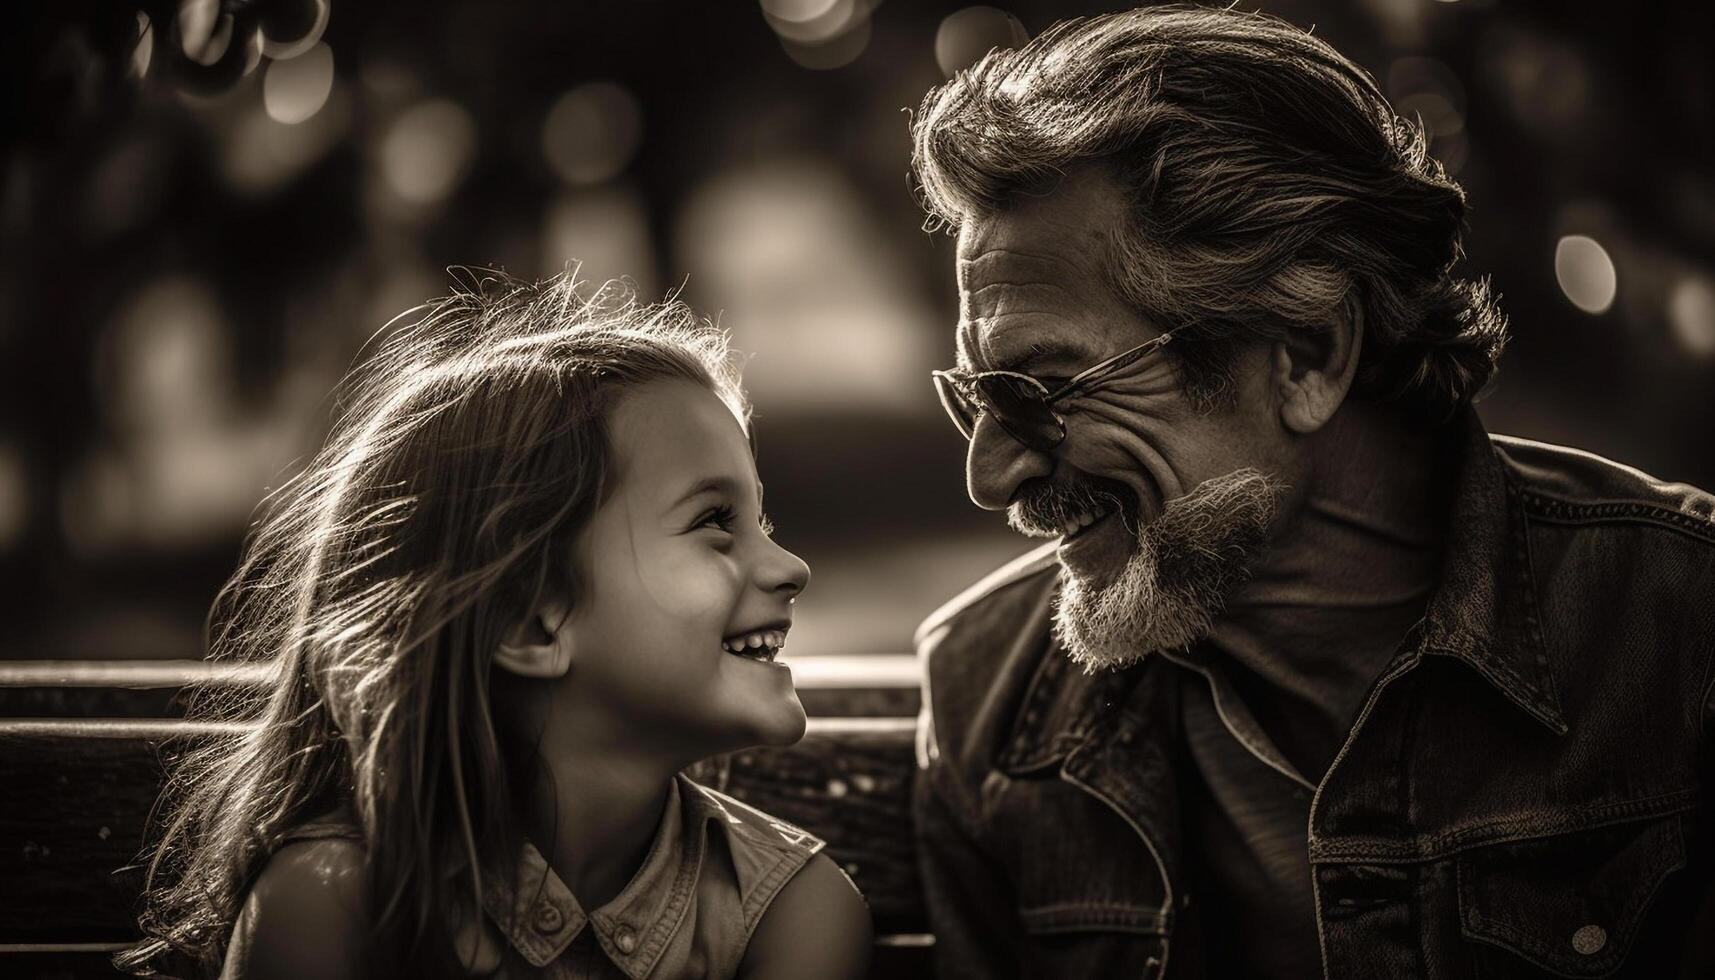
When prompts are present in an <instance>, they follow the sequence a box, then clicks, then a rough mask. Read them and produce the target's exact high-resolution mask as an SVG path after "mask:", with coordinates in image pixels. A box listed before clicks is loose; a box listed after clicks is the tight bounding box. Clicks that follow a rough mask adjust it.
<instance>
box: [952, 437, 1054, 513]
mask: <svg viewBox="0 0 1715 980" xmlns="http://www.w3.org/2000/svg"><path fill="white" fill-rule="evenodd" d="M1053 472H1054V459H1053V457H1051V456H1049V455H1048V454H1046V453H1039V452H1036V451H1034V450H1032V449H1029V448H1027V447H1026V446H1025V445H1024V444H1023V443H1021V442H1019V441H1018V440H1017V439H1014V438H1013V437H1012V436H1010V435H1008V434H1007V432H1006V430H1005V429H1003V428H1001V427H1000V426H999V425H996V424H995V421H994V419H992V418H990V417H988V416H987V415H983V416H979V417H978V418H977V425H976V429H975V430H974V431H972V433H971V447H970V451H969V452H968V453H967V454H966V456H965V490H966V492H968V493H969V494H970V495H971V503H973V504H976V505H977V506H978V507H981V508H982V509H983V510H1005V509H1006V506H1007V505H1008V504H1010V503H1012V497H1013V494H1015V493H1017V492H1018V487H1019V484H1021V483H1023V482H1024V481H1025V480H1029V479H1031V478H1033V477H1046V476H1050V475H1052V474H1053Z"/></svg>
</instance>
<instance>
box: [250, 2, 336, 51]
mask: <svg viewBox="0 0 1715 980" xmlns="http://www.w3.org/2000/svg"><path fill="white" fill-rule="evenodd" d="M328 7H329V0H291V2H275V3H271V4H269V5H268V7H267V8H266V10H265V11H264V13H263V16H262V53H263V54H265V55H267V56H268V57H270V58H273V59H274V60H275V61H286V60H289V59H291V58H296V57H298V56H299V55H301V54H304V53H305V52H307V51H309V50H310V49H311V48H312V47H314V46H315V44H316V42H317V41H319V40H321V36H322V32H323V31H324V30H326V29H327V26H328Z"/></svg>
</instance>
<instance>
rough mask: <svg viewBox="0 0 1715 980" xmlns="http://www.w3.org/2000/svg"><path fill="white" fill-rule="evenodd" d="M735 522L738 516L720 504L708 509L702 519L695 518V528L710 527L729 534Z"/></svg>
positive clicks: (729, 508)
mask: <svg viewBox="0 0 1715 980" xmlns="http://www.w3.org/2000/svg"><path fill="white" fill-rule="evenodd" d="M737 521H738V514H737V513H735V512H734V511H733V509H732V508H731V507H728V506H727V505H726V504H722V505H720V506H719V507H713V508H710V509H709V510H708V512H707V513H705V514H703V516H702V517H699V518H697V527H699V528H702V527H712V528H716V529H718V530H721V531H725V532H726V533H728V534H731V533H732V528H733V524H735V523H736V522H737Z"/></svg>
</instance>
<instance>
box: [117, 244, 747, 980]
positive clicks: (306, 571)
mask: <svg viewBox="0 0 1715 980" xmlns="http://www.w3.org/2000/svg"><path fill="white" fill-rule="evenodd" d="M460 278H461V280H462V281H461V282H460V283H458V284H457V285H456V286H455V289H454V291H453V293H452V295H450V296H448V297H446V298H444V299H441V300H438V301H435V302H434V303H431V304H429V305H427V306H426V307H422V308H419V309H418V310H416V311H412V313H410V314H406V315H405V316H404V317H401V318H400V319H399V320H396V321H395V325H394V326H391V327H390V328H389V330H388V331H385V332H384V339H383V340H382V341H381V342H380V343H379V345H378V346H377V348H376V350H375V351H374V353H373V355H372V356H370V357H369V358H367V360H366V361H365V363H364V364H363V365H362V366H361V367H359V368H358V369H357V370H356V371H354V372H353V373H352V375H351V376H350V377H349V378H347V379H346V381H345V382H343V383H342V384H341V386H340V388H339V389H338V390H337V391H336V411H335V421H334V424H333V427H332V430H331V432H330V434H329V436H328V439H327V441H326V444H325V446H324V447H323V448H322V449H321V451H320V452H319V453H317V454H316V455H315V456H314V457H313V458H312V459H311V461H310V462H309V463H308V465H307V466H305V467H304V468H303V469H302V470H301V471H300V472H299V473H298V474H297V475H296V476H295V477H293V478H292V479H291V480H290V481H288V482H287V483H286V484H285V485H284V486H282V487H281V488H280V489H279V490H278V491H276V492H275V493H274V494H272V495H271V497H270V498H269V499H268V500H267V501H265V502H264V506H263V508H262V514H263V516H262V517H261V519H260V520H259V521H258V522H257V523H256V524H255V525H254V526H253V528H252V530H251V532H250V535H249V537H248V539H247V541H246V545H245V549H244V553H243V557H242V559H241V561H240V563H239V566H238V569H237V571H236V572H234V573H233V575H232V577H231V579H230V580H228V582H227V583H226V585H225V586H224V587H223V589H222V590H221V592H220V594H219V596H218V598H217V599H216V600H215V603H214V606H213V608H212V610H211V611H210V614H209V656H210V658H211V659H215V660H219V661H223V662H229V663H234V662H236V663H247V664H264V665H266V674H267V677H268V681H267V683H265V684H263V685H261V686H260V687H259V688H256V689H253V691H252V692H251V693H242V694H238V695H234V694H231V693H230V691H229V692H228V693H225V694H222V693H218V692H216V691H213V690H210V691H204V692H199V693H198V694H197V695H196V696H195V697H194V698H193V701H192V705H191V715H192V716H193V717H200V718H204V719H214V720H219V721H224V722H236V723H239V724H238V725H237V726H235V729H234V730H236V731H237V732H239V734H235V735H231V736H222V737H216V738H213V739H212V740H211V741H209V742H208V743H206V744H205V745H203V746H202V747H200V748H198V749H196V750H194V751H192V752H190V753H188V754H186V755H185V756H184V757H183V758H182V760H180V761H179V762H177V763H175V764H174V765H172V767H171V771H170V773H169V778H168V781H167V785H166V787H165V790H164V791H163V794H162V797H161V802H160V803H159V804H158V806H157V816H156V819H155V820H154V821H153V822H154V823H155V826H156V828H157V835H158V836H157V837H156V840H155V843H154V847H153V854H152V855H151V856H150V857H149V858H148V875H147V879H146V883H145V889H144V896H143V909H142V914H141V917H140V918H141V924H142V927H143V930H144V933H145V935H146V937H148V938H146V939H145V941H144V942H142V943H140V944H139V945H138V946H136V947H133V948H132V949H130V950H127V951H126V952H124V953H122V954H120V956H118V957H117V958H116V962H117V963H118V964H119V965H120V966H121V967H123V968H127V969H130V970H133V971H136V972H146V971H150V970H162V971H173V970H180V971H186V972H190V973H193V974H206V975H211V976H212V975H214V974H217V973H218V972H219V971H220V968H221V964H222V959H223V957H224V953H225V949H226V945H227V943H228V941H229V938H230V936H231V933H232V929H233V924H234V921H235V920H236V918H237V916H238V911H239V909H240V907H241V905H242V903H243V901H244V898H245V895H246V893H247V891H248V890H249V888H250V886H251V884H252V883H253V882H254V881H255V879H256V877H257V875H258V874H259V873H260V871H261V869H262V866H263V865H264V864H265V863H266V861H267V859H268V857H269V855H270V854H271V853H272V852H273V850H274V849H275V847H276V846H277V842H278V839H279V837H280V835H281V834H282V833H283V832H285V831H288V830H290V829H291V828H292V827H293V826H294V825H295V824H298V823H301V822H303V821H305V820H307V819H309V818H311V817H314V816H316V815H318V814H321V813H324V812H327V811H330V810H335V809H343V810H344V811H345V812H348V813H349V814H350V819H351V820H353V822H355V823H356V825H357V826H358V827H359V828H360V829H361V831H362V834H363V838H364V842H365V844H366V854H367V860H366V866H365V867H366V895H367V897H368V907H369V913H370V915H371V917H372V920H373V921H372V923H371V925H372V927H373V930H374V932H373V938H374V941H373V942H372V943H371V946H370V950H369V953H370V955H371V956H372V957H373V960H372V963H373V965H374V966H375V967H376V968H377V969H378V970H379V971H380V972H382V973H384V974H397V975H408V976H433V975H452V974H456V973H458V972H459V966H458V959H457V954H456V952H455V950H454V949H453V946H452V941H451V939H450V938H449V937H450V934H451V932H452V929H451V927H450V925H449V919H448V916H449V910H452V909H466V910H470V911H471V913H472V914H480V913H479V912H478V911H477V910H479V909H480V895H481V890H482V888H483V883H484V881H485V876H495V875H498V876H500V880H503V881H504V880H507V879H508V878H509V876H510V874H511V871H512V869H513V867H515V862H516V859H517V853H518V847H519V846H520V845H521V840H520V831H519V821H518V817H517V813H518V807H519V803H520V799H521V795H522V793H523V792H525V791H527V789H528V787H529V786H530V785H531V782H532V780H533V779H534V776H535V746H534V744H533V743H532V741H531V739H530V736H529V735H528V734H525V735H522V736H521V735H519V734H518V733H516V732H515V731H514V729H515V728H516V726H511V725H496V724H495V716H494V714H493V704H492V703H491V696H492V689H491V684H490V677H489V664H490V660H491V656H492V652H493V650H494V649H495V647H496V645H497V644H498V643H499V642H500V641H501V638H502V637H503V636H504V635H505V634H506V633H507V632H508V631H509V630H510V629H512V628H514V627H515V626H516V625H517V624H519V623H520V622H522V621H523V618H524V617H525V616H526V615H527V612H528V610H529V609H531V608H532V607H533V606H534V603H535V601H536V599H537V597H539V596H540V595H543V594H546V593H547V591H548V590H556V591H554V593H553V594H557V595H564V596H569V597H572V599H573V601H574V602H575V601H576V595H577V592H578V588H579V584H580V583H579V582H577V581H576V580H575V578H576V576H575V574H574V570H573V564H572V561H571V549H572V540H573V537H574V535H575V534H576V532H577V531H578V530H579V529H580V528H581V527H582V526H583V525H584V524H585V523H586V521H587V520H588V518H589V517H590V515H591V514H592V513H593V512H594V511H595V509H596V508H597V507H598V506H599V504H600V503H601V502H602V500H603V499H604V492H605V486H606V478H607V473H608V469H609V467H610V448H609V443H608V439H607V434H606V430H605V425H604V419H605V418H606V415H607V412H608V409H609V407H610V406H611V404H612V403H613V401H614V399H615V397H616V396H617V394H619V393H620V392H621V391H623V390H624V389H625V388H627V387H630V386H634V385H637V384H641V383H643V382H647V381H651V380H656V379H688V380H692V381H696V382H699V383H701V384H703V385H705V386H707V387H709V388H710V389H711V390H712V391H714V392H715V393H716V394H717V395H718V396H720V397H721V398H722V399H723V400H724V401H726V403H727V404H728V405H729V406H730V407H731V408H732V409H733V411H734V413H735V414H736V415H737V416H738V417H739V419H740V420H741V422H743V423H745V424H748V412H749V409H748V405H747V404H746V402H745V401H744V396H743V394H742V392H741V391H740V389H739V386H738V381H737V373H736V369H735V367H734V365H733V363H732V360H731V358H730V357H729V352H728V348H727V344H726V338H725V336H724V335H723V334H722V333H721V332H720V331H719V330H717V329H716V328H714V327H713V326H711V325H709V324H708V323H706V322H704V321H700V320H699V319H698V318H697V317H696V316H695V315H694V314H693V313H691V312H690V310H689V309H687V308H686V307H685V306H684V305H682V304H680V303H678V302H676V301H669V302H667V303H664V304H660V305H653V306H642V305H639V304H638V303H637V302H635V300H634V299H633V298H632V295H631V292H630V290H629V289H628V288H626V287H624V286H620V285H617V284H612V283H610V284H609V285H608V286H605V287H603V288H602V289H600V290H599V291H597V292H596V294H595V295H594V296H593V297H591V298H589V299H584V298H581V297H580V295H579V292H578V289H577V287H578V284H577V283H576V282H575V281H574V279H573V277H572V275H570V274H566V275H562V276H559V277H556V278H553V279H550V280H547V281H545V282H541V283H524V282H520V281H517V280H514V279H510V278H508V277H505V276H503V275H501V274H499V273H488V272H481V273H478V272H464V273H462V274H461V276H460ZM413 317H415V319H414V322H411V321H412V318H413Z"/></svg>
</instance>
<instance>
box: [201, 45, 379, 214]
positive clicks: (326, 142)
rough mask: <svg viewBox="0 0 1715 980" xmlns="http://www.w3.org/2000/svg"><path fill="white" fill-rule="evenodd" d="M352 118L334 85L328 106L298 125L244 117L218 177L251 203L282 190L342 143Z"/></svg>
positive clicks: (261, 115) (229, 140)
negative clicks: (254, 198)
mask: <svg viewBox="0 0 1715 980" xmlns="http://www.w3.org/2000/svg"><path fill="white" fill-rule="evenodd" d="M299 60H302V59H299ZM351 117H352V109H351V99H350V98H349V93H348V92H347V91H346V90H345V89H344V87H342V86H337V85H336V86H334V88H333V90H332V92H331V94H330V96H329V98H328V100H327V104H326V105H325V106H324V107H323V108H322V109H321V110H320V111H318V112H317V113H316V114H315V115H314V116H312V117H310V118H309V119H308V120H306V121H304V122H301V123H296V124H291V123H285V122H281V121H279V120H276V119H275V118H273V116H272V115H270V114H269V113H266V112H249V113H245V114H244V115H243V116H241V117H240V118H239V119H237V120H236V121H235V123H234V124H233V126H232V128H231V129H229V130H228V131H227V132H226V134H225V135H226V138H225V141H224V142H223V144H222V146H221V155H220V168H221V173H222V174H223V175H224V176H225V177H226V180H227V184H228V185H229V186H230V187H231V188H232V189H233V190H234V191H237V192H238V193H240V194H243V195H245V196H249V197H254V196H257V195H261V194H267V193H269V192H272V191H275V190H278V189H280V188H282V187H285V186H286V185H287V184H288V183H289V182H290V181H291V180H292V179H293V178H295V177H297V176H298V175H299V174H302V173H303V172H304V171H305V170H307V169H308V168H310V167H311V166H313V165H315V163H316V162H317V161H319V160H321V159H322V158H324V157H326V156H327V155H328V153H330V152H331V151H332V150H333V149H334V148H335V147H336V146H338V145H339V143H340V141H341V140H343V139H345V137H346V136H347V135H348V134H349V133H350V131H351Z"/></svg>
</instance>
